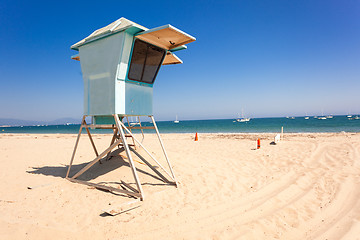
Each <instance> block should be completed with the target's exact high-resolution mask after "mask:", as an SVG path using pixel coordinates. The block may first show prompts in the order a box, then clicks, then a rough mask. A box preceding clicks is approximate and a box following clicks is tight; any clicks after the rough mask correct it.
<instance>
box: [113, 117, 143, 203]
mask: <svg viewBox="0 0 360 240" xmlns="http://www.w3.org/2000/svg"><path fill="white" fill-rule="evenodd" d="M113 116H114V119H115V123H116V126H117V129H118V131H119V134H120V138H121V139H122V142H123V145H124V148H125V152H126V155H127V157H128V160H129V164H130V168H131V170H132V173H133V175H134V178H135V182H136V186H137V188H138V190H139V193H140V195H141V200H144V193H143V190H142V187H141V184H140V180H139V177H138V175H137V172H136V168H135V165H134V162H133V160H132V157H131V153H130V150H129V146H128V144H127V142H126V137H125V134H124V131H123V129H122V126H123V125H121V124H120V123H122V122H121V121H120V119H119V116H118V115H117V114H114V115H113Z"/></svg>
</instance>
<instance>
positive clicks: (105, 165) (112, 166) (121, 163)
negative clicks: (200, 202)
mask: <svg viewBox="0 0 360 240" xmlns="http://www.w3.org/2000/svg"><path fill="white" fill-rule="evenodd" d="M122 151H123V150H122V149H117V150H115V151H113V152H112V153H111V156H112V157H111V158H110V159H109V160H108V161H107V160H105V158H106V157H104V158H103V159H101V162H102V163H101V164H100V163H99V162H97V163H95V164H94V165H93V166H92V167H91V168H89V169H88V170H87V171H86V172H84V173H83V174H82V175H80V176H79V177H78V178H77V179H78V180H83V181H90V180H93V179H95V178H97V177H99V176H102V175H104V174H107V173H109V172H111V171H114V170H116V169H118V168H120V167H127V168H129V171H130V172H131V168H130V164H129V163H128V162H127V161H125V160H124V159H123V158H122V157H121V156H120V155H119V154H120V153H121V152H122ZM90 162H91V161H89V162H85V163H81V164H73V165H72V166H71V170H70V174H69V177H72V176H74V175H75V174H76V173H77V172H79V171H80V170H81V169H82V168H84V167H85V166H86V165H87V164H89V163H90ZM68 166H69V165H64V166H44V167H33V170H30V171H27V173H31V174H42V175H46V176H53V177H61V178H65V176H66V172H67V170H68ZM149 170H150V169H149ZM136 171H137V172H138V173H142V174H145V175H148V176H151V177H152V178H154V179H157V180H160V181H161V182H163V180H162V179H161V178H159V177H158V176H156V175H153V174H151V173H149V172H147V171H144V170H141V169H139V168H136ZM150 171H151V170H150ZM145 184H146V185H167V184H166V183H164V184H152V183H145Z"/></svg>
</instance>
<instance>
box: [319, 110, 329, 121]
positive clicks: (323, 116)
mask: <svg viewBox="0 0 360 240" xmlns="http://www.w3.org/2000/svg"><path fill="white" fill-rule="evenodd" d="M318 119H320V120H325V119H327V118H326V117H325V115H324V110H322V109H321V116H320V117H318Z"/></svg>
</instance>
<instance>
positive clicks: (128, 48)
mask: <svg viewBox="0 0 360 240" xmlns="http://www.w3.org/2000/svg"><path fill="white" fill-rule="evenodd" d="M195 40H196V39H195V38H194V37H192V36H190V35H188V34H186V33H184V32H182V31H180V30H179V29H177V28H175V27H173V26H171V25H164V26H161V27H157V28H153V29H147V28H145V27H143V26H140V25H139V24H136V23H134V22H132V21H129V20H127V19H126V18H120V19H118V20H116V21H115V22H113V23H111V24H109V25H108V26H106V27H103V28H100V29H98V30H96V31H94V32H93V33H92V34H90V35H89V36H88V37H86V38H85V39H83V40H81V41H79V42H77V43H76V44H74V45H72V46H71V49H73V50H76V51H78V52H79V53H78V54H77V55H75V56H72V59H74V60H79V61H80V64H81V70H82V74H83V80H84V115H83V118H82V121H81V126H80V130H79V134H78V136H77V140H76V143H75V147H74V151H73V154H72V157H71V161H70V164H69V167H68V171H67V174H66V178H67V179H69V180H70V181H72V182H77V183H82V184H86V185H91V186H95V187H97V188H102V189H106V190H109V191H114V192H120V193H124V194H127V195H131V196H134V197H139V198H140V199H141V200H143V199H144V193H143V190H142V187H141V183H140V180H139V177H138V175H137V172H136V168H135V165H134V162H133V158H132V155H131V153H130V152H133V153H134V154H135V155H136V156H137V157H138V158H139V159H140V160H141V161H142V162H143V163H145V164H146V165H148V166H149V167H150V169H152V170H153V171H154V172H155V173H156V174H157V175H158V176H159V177H160V178H161V179H162V180H163V181H164V182H166V183H168V184H172V185H175V186H177V181H176V178H175V175H174V172H173V170H172V167H171V164H170V161H169V158H168V156H167V154H166V151H165V147H164V145H163V143H162V140H161V137H160V134H159V131H158V128H157V126H156V122H155V120H154V117H153V112H152V104H153V101H152V100H153V85H154V82H155V79H156V76H157V74H158V72H159V69H160V67H161V65H170V64H180V63H182V61H181V60H180V59H179V58H178V57H177V56H176V55H175V54H174V52H176V51H178V50H182V49H186V46H185V44H187V43H190V42H193V41H195ZM88 116H90V117H91V118H92V123H91V124H88V123H87V122H86V120H85V119H86V117H88ZM129 116H131V117H136V118H137V120H138V123H137V124H136V125H131V124H129V121H128V124H124V122H123V121H124V120H125V119H127V120H128V117H129ZM140 117H149V118H150V119H151V122H152V126H142V125H141V122H140ZM83 128H85V129H86V131H87V134H88V137H89V139H90V142H91V144H92V146H93V149H94V152H95V155H96V157H95V158H94V159H93V160H92V161H91V162H90V163H88V164H87V165H86V166H85V167H84V168H82V169H81V170H80V171H79V172H77V173H75V174H74V175H73V176H72V177H69V173H70V169H71V166H72V164H73V160H74V157H75V153H76V149H77V146H78V143H79V139H80V136H81V132H82V129H83ZM93 128H102V129H104V128H106V129H113V131H114V134H113V137H112V140H111V143H110V146H109V147H108V148H107V149H106V150H104V151H103V152H102V153H100V154H99V153H98V151H97V148H96V146H95V144H94V141H93V139H92V136H91V133H90V129H93ZM132 129H140V130H141V131H142V130H143V129H154V130H155V132H156V134H157V136H158V139H159V142H160V145H161V147H162V150H163V153H164V156H165V159H166V161H167V164H168V170H170V173H169V171H168V170H166V169H165V168H164V167H163V166H162V165H161V164H160V163H159V161H158V160H157V159H156V158H155V157H154V156H153V155H152V154H151V153H150V151H149V150H147V149H146V148H145V146H143V144H142V142H141V141H139V140H137V139H136V138H135V136H134V135H133V133H132V131H131V130H132ZM142 133H143V132H142ZM129 138H131V139H132V141H133V144H131V145H130V144H128V140H129ZM135 143H137V144H138V145H139V146H140V147H141V148H143V149H144V150H145V152H146V153H147V154H148V155H149V157H150V158H151V159H152V160H153V161H155V162H156V164H157V165H158V166H159V167H160V169H161V170H158V169H157V168H155V167H154V166H153V165H152V164H150V163H149V162H148V161H147V160H146V159H145V158H144V157H143V156H141V155H140V154H139V153H138V152H137V151H136V148H135ZM117 146H119V147H121V148H123V150H125V152H126V155H127V159H128V161H129V165H130V168H131V170H132V173H133V176H134V179H135V182H136V186H137V189H135V188H133V187H131V186H129V185H128V184H126V183H125V182H124V184H125V185H126V186H127V189H126V190H124V189H118V188H113V187H108V186H103V185H100V184H95V183H91V182H88V181H82V180H78V179H76V178H78V177H79V176H80V175H81V174H83V173H84V172H85V171H87V170H88V169H89V168H90V167H91V166H93V165H94V164H96V163H97V162H99V161H101V159H102V158H107V157H109V156H110V153H111V152H112V150H113V149H114V148H115V147H117ZM162 172H164V173H165V174H166V175H167V177H165V176H164V174H163V173H162Z"/></svg>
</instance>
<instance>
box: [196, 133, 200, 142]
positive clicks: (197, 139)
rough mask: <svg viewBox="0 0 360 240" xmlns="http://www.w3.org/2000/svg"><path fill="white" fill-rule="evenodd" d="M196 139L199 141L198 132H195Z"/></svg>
mask: <svg viewBox="0 0 360 240" xmlns="http://www.w3.org/2000/svg"><path fill="white" fill-rule="evenodd" d="M195 141H199V138H198V134H197V133H196V134H195Z"/></svg>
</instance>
